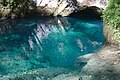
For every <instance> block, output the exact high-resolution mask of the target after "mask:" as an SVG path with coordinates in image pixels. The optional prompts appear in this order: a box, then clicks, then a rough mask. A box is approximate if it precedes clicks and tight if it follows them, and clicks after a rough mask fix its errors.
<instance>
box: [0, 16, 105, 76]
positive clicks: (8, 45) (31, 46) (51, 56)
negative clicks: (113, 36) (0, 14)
mask: <svg viewBox="0 0 120 80" xmlns="http://www.w3.org/2000/svg"><path fill="white" fill-rule="evenodd" d="M0 25H1V26H0V74H1V75H6V74H9V73H17V72H20V71H27V70H31V69H38V68H46V67H64V68H68V67H74V65H75V64H76V58H77V57H78V56H81V55H85V54H88V53H93V52H96V51H97V50H99V49H100V48H101V47H102V46H103V44H104V35H103V27H102V21H101V20H80V19H74V18H69V17H39V18H21V19H15V20H6V21H4V22H0Z"/></svg>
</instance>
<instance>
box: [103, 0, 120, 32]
mask: <svg viewBox="0 0 120 80" xmlns="http://www.w3.org/2000/svg"><path fill="white" fill-rule="evenodd" d="M103 19H104V21H105V23H106V24H108V25H111V26H113V27H115V28H117V29H119V30H120V0H109V4H108V7H107V8H106V10H104V12H103Z"/></svg>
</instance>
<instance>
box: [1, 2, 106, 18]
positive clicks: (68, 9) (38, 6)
mask: <svg viewBox="0 0 120 80" xmlns="http://www.w3.org/2000/svg"><path fill="white" fill-rule="evenodd" d="M1 1H3V0H1ZM10 1H11V0H10ZM21 1H22V0H20V1H17V2H15V3H16V4H17V5H16V6H14V5H13V4H14V2H11V3H7V4H6V5H4V4H2V3H3V2H2V3H0V4H2V5H0V16H3V17H10V16H12V17H15V16H18V17H19V16H22V15H25V14H26V13H33V11H34V12H35V13H37V14H40V15H42V16H49V15H53V16H57V15H61V16H68V15H69V14H71V13H73V12H77V11H80V10H83V9H85V8H87V7H91V6H95V7H97V8H99V9H105V8H106V6H107V3H108V0H25V1H22V2H21ZM18 2H20V3H18ZM11 4H12V8H8V6H10V7H11ZM25 5H26V6H25ZM13 6H14V7H13Z"/></svg>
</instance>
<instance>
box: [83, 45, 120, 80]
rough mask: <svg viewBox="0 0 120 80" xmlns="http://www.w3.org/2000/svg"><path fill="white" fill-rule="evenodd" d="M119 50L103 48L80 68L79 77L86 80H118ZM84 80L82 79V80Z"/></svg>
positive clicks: (119, 72)
mask: <svg viewBox="0 0 120 80" xmlns="http://www.w3.org/2000/svg"><path fill="white" fill-rule="evenodd" d="M119 52H120V50H119V49H117V48H115V47H108V46H107V47H105V48H103V49H102V50H100V51H99V52H98V53H97V55H96V56H93V57H92V58H91V59H90V60H89V61H88V63H87V64H86V65H85V66H84V67H83V68H82V70H81V75H82V77H83V78H87V79H88V80H119V79H120V67H119V66H120V55H119ZM83 80H84V79H83Z"/></svg>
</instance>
